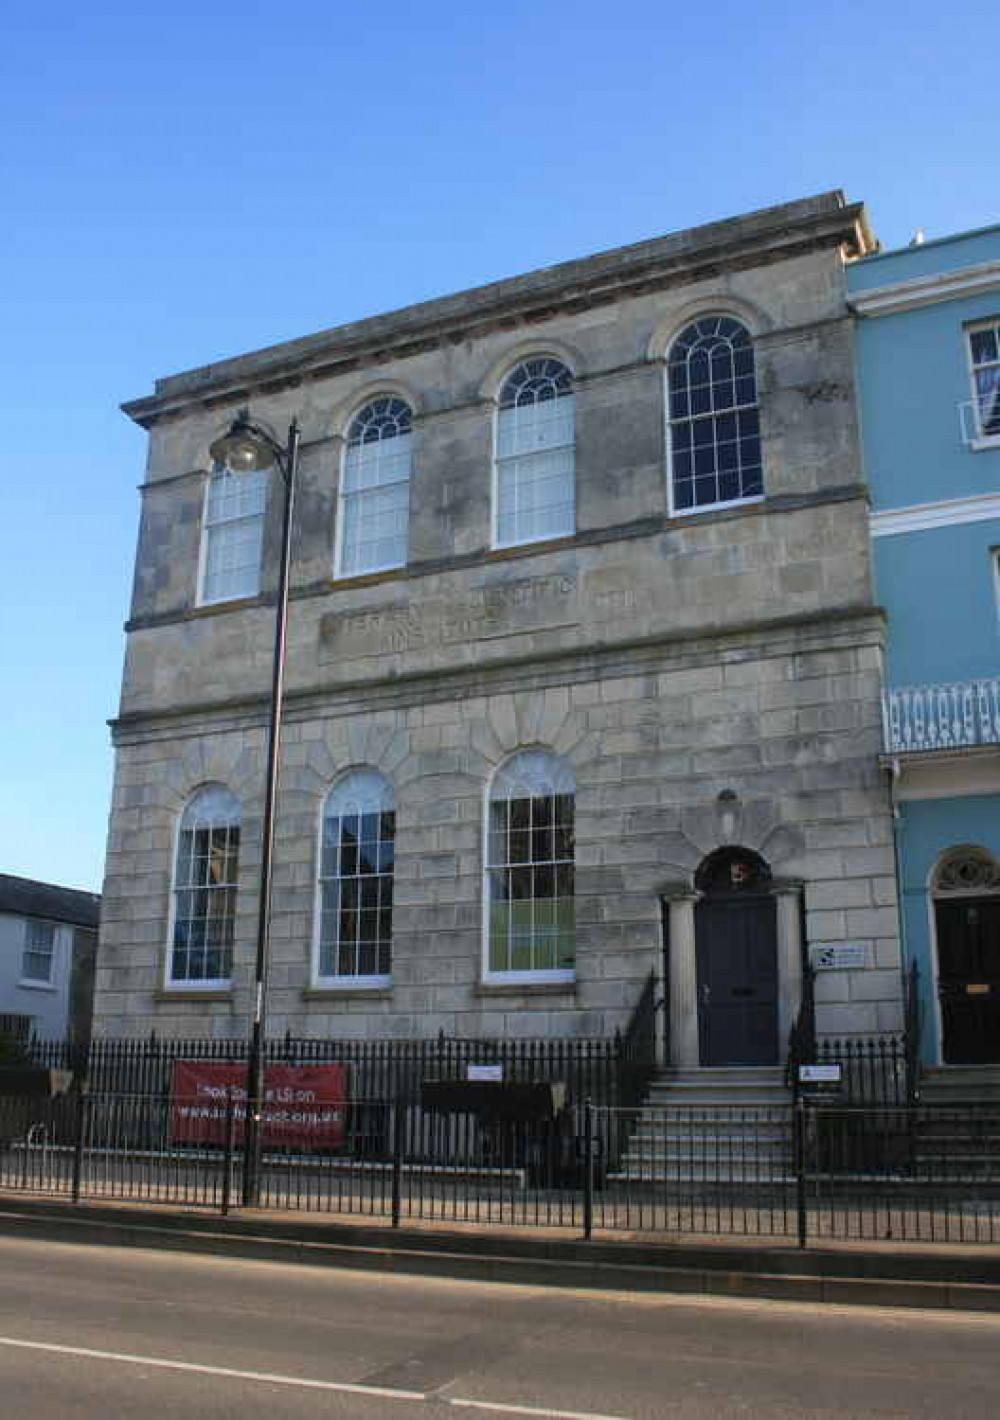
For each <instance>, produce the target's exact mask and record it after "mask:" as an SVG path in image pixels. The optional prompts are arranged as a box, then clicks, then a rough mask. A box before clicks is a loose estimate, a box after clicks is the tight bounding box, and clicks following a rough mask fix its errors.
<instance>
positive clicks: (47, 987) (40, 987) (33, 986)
mask: <svg viewBox="0 0 1000 1420" xmlns="http://www.w3.org/2000/svg"><path fill="white" fill-rule="evenodd" d="M17 987H18V990H19V991H49V992H55V991H58V990H59V987H58V986H57V985H56V983H55V982H54V981H30V980H29V979H28V978H27V977H24V978H22V979H21V980H20V981H19V982H18V983H17Z"/></svg>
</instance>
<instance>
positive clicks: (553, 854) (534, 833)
mask: <svg viewBox="0 0 1000 1420" xmlns="http://www.w3.org/2000/svg"><path fill="white" fill-rule="evenodd" d="M575 796H576V784H575V780H574V778H573V772H572V770H571V769H570V768H569V767H568V766H567V765H566V764H564V763H563V762H562V761H561V760H560V759H558V758H556V756H555V755H551V754H547V753H546V752H545V751H544V750H525V751H523V752H522V753H520V754H517V755H515V756H514V757H513V758H512V759H510V760H508V761H507V763H506V764H505V765H503V767H502V768H501V769H500V771H499V772H498V774H497V776H496V778H495V779H494V781H493V786H492V789H491V790H490V796H489V805H488V833H487V868H486V898H487V943H486V947H487V953H486V974H487V979H489V978H491V977H492V978H494V979H503V980H508V981H510V980H515V981H516V980H518V979H521V978H523V979H525V980H532V979H542V980H545V979H548V980H571V979H572V976H573V970H574V964H575V960H576V945H575V921H576V919H575V906H574V855H575V847H574V845H575V834H574V826H573V818H574V802H575Z"/></svg>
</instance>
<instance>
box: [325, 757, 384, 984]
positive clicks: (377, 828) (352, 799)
mask: <svg viewBox="0 0 1000 1420" xmlns="http://www.w3.org/2000/svg"><path fill="white" fill-rule="evenodd" d="M391 802H392V791H391V789H390V787H389V785H388V784H387V783H386V781H385V780H384V779H382V777H381V775H378V774H376V773H374V771H370V770H359V771H356V772H355V773H353V774H350V775H348V776H347V778H346V779H344V780H342V781H341V783H340V784H339V785H338V786H337V787H336V788H335V789H334V790H333V791H332V792H331V794H330V795H329V797H328V799H327V803H326V810H325V813H324V817H323V842H324V843H325V844H336V845H338V846H339V852H332V851H331V852H326V853H324V854H323V855H322V860H321V887H322V890H323V891H322V901H323V909H324V910H323V912H322V914H321V917H320V942H319V974H320V976H321V977H369V978H370V977H384V976H388V975H389V971H390V945H391V940H392V874H393V863H394V857H395V842H394V840H395V813H394V811H393V810H392V809H390V808H388V807H387V805H388V804H389V803H391ZM337 907H339V912H337V911H336V910H335V909H336V908H337Z"/></svg>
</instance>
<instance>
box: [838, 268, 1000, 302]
mask: <svg viewBox="0 0 1000 1420" xmlns="http://www.w3.org/2000/svg"><path fill="white" fill-rule="evenodd" d="M997 290H1000V261H984V262H981V263H980V264H979V265H978V266H965V267H962V269H961V270H960V271H937V272H934V273H933V275H931V276H914V277H913V278H912V279H911V280H909V281H894V282H892V283H891V284H890V285H888V286H876V287H874V288H873V289H872V290H870V291H852V292H850V294H849V295H848V297H847V304H848V305H849V306H850V308H851V310H852V311H855V312H856V313H857V314H858V315H859V316H890V315H895V314H896V313H897V312H899V311H912V310H916V309H917V307H918V306H932V305H935V304H936V303H937V302H938V301H955V300H958V299H959V298H960V297H962V296H978V295H981V294H982V293H983V292H984V291H997Z"/></svg>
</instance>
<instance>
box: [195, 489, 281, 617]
mask: <svg viewBox="0 0 1000 1420" xmlns="http://www.w3.org/2000/svg"><path fill="white" fill-rule="evenodd" d="M266 503H267V470H266V469H260V470H257V471H256V472H254V473H233V472H232V471H231V470H230V469H228V468H226V466H225V465H224V464H216V465H215V467H214V468H213V469H212V476H211V478H210V479H209V483H208V489H207V492H206V495H205V518H204V525H203V529H202V543H203V546H202V572H201V601H202V603H207V602H223V601H231V600H233V599H234V598H235V597H255V596H256V595H257V593H258V592H259V591H260V563H261V553H262V551H263V547H264V509H265V505H266Z"/></svg>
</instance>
